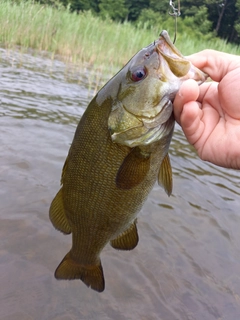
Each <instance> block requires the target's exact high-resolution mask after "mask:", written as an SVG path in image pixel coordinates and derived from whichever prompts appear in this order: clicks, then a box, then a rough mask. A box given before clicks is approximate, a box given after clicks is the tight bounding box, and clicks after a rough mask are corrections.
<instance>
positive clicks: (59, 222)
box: [49, 188, 71, 234]
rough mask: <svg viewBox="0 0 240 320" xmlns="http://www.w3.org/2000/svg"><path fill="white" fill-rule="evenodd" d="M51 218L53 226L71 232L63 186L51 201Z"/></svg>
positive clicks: (67, 232) (66, 232) (64, 231)
mask: <svg viewBox="0 0 240 320" xmlns="http://www.w3.org/2000/svg"><path fill="white" fill-rule="evenodd" d="M49 218H50V220H51V222H52V224H53V226H54V227H55V228H56V229H57V230H59V231H61V232H63V233H65V234H69V233H71V228H70V225H69V223H68V220H67V217H66V214H65V209H64V206H63V198H62V188H61V189H60V190H59V191H58V193H57V194H56V196H55V198H54V199H53V201H52V203H51V206H50V210H49Z"/></svg>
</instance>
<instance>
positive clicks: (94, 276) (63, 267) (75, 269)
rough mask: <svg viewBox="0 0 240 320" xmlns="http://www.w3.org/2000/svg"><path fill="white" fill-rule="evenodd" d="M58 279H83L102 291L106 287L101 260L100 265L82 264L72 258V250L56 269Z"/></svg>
mask: <svg viewBox="0 0 240 320" xmlns="http://www.w3.org/2000/svg"><path fill="white" fill-rule="evenodd" d="M55 278H56V279H66V280H73V279H81V280H82V281H83V282H84V283H85V285H86V286H88V287H91V288H92V289H93V290H96V291H98V292H102V291H103V290H104V289H105V283H104V275H103V269H102V265H101V261H99V264H98V265H93V266H91V265H87V266H84V265H81V264H78V263H77V262H76V261H74V260H73V259H72V258H71V255H70V252H69V253H68V254H67V255H66V256H65V257H64V258H63V260H62V261H61V263H60V264H59V266H58V267H57V269H56V271H55Z"/></svg>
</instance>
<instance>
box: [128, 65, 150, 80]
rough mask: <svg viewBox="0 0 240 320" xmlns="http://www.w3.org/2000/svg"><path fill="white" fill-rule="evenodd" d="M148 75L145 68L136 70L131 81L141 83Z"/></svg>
mask: <svg viewBox="0 0 240 320" xmlns="http://www.w3.org/2000/svg"><path fill="white" fill-rule="evenodd" d="M146 75H147V72H146V69H145V68H137V69H136V70H134V71H133V72H132V74H131V79H132V80H133V81H134V82H137V81H140V80H142V79H144V78H145V77H146Z"/></svg>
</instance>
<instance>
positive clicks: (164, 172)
mask: <svg viewBox="0 0 240 320" xmlns="http://www.w3.org/2000/svg"><path fill="white" fill-rule="evenodd" d="M158 184H159V185H160V186H162V187H163V188H164V190H165V191H166V193H167V195H168V196H170V195H171V193H172V167H171V163H170V158H169V155H168V154H167V155H166V156H165V158H164V159H163V161H162V163H161V167H160V169H159V173H158Z"/></svg>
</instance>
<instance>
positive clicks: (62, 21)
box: [0, 0, 240, 73]
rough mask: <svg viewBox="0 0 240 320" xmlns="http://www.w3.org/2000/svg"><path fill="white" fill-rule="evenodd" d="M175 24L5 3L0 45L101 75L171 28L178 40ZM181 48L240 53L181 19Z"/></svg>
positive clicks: (0, 7) (27, 3) (188, 51)
mask: <svg viewBox="0 0 240 320" xmlns="http://www.w3.org/2000/svg"><path fill="white" fill-rule="evenodd" d="M174 23H175V22H174V19H173V18H172V17H169V16H168V17H167V19H164V17H163V19H162V24H161V25H157V26H154V27H149V24H148V23H147V22H146V24H144V25H143V24H142V25H141V26H140V25H133V24H132V23H130V22H127V21H126V22H124V23H117V22H113V21H112V20H110V19H105V20H103V19H102V18H100V17H99V16H94V15H93V14H92V13H91V12H90V11H87V12H80V13H79V14H77V13H74V12H73V13H70V12H69V10H68V9H66V8H64V7H58V8H55V7H53V6H48V5H41V4H39V3H34V2H32V1H24V0H19V1H17V2H16V1H11V0H1V2H0V26H1V27H0V46H1V47H4V48H6V49H10V50H14V49H16V48H20V51H21V52H26V51H27V49H28V48H31V49H34V51H35V52H41V51H47V52H49V54H50V56H51V58H52V59H54V58H56V57H60V59H61V60H63V61H64V62H65V63H66V64H73V65H77V66H81V65H88V66H89V68H96V69H98V70H99V69H100V70H109V71H110V73H111V70H115V71H116V70H117V68H118V69H119V68H120V67H122V66H123V65H124V64H125V63H126V62H127V61H128V60H129V59H130V58H131V57H132V56H133V55H134V54H135V53H136V52H137V51H138V50H139V49H141V48H142V47H145V46H146V45H148V44H149V43H151V42H152V41H153V40H154V39H156V38H157V37H158V35H159V33H160V32H161V30H163V29H166V30H167V31H168V32H169V34H170V36H171V38H172V39H173V37H174ZM176 46H177V48H178V49H179V50H180V51H181V52H182V53H183V54H184V55H189V54H191V53H194V52H197V51H200V50H203V49H206V48H211V49H216V50H220V51H225V52H229V53H233V54H240V48H239V47H238V46H234V45H232V44H227V43H226V41H224V40H221V39H219V38H216V37H213V36H212V35H211V34H208V35H201V33H199V32H198V31H194V30H192V28H189V27H188V26H185V25H184V22H183V21H181V18H179V19H178V32H177V40H176Z"/></svg>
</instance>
